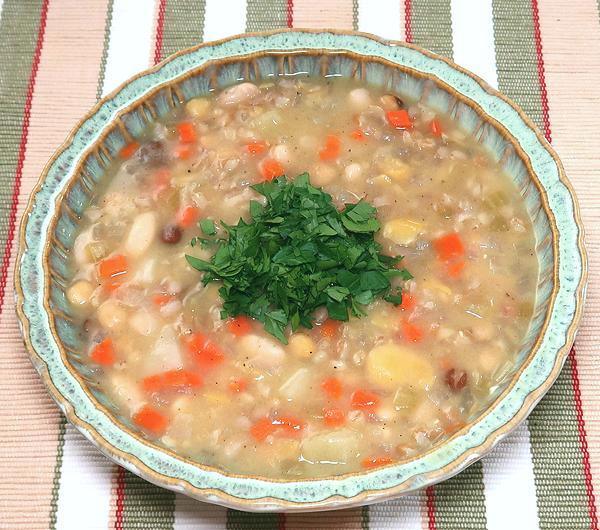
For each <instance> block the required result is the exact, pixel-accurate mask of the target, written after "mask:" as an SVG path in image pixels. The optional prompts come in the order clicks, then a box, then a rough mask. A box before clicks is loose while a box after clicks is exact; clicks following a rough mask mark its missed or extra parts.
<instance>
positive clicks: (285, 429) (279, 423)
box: [273, 416, 306, 438]
mask: <svg viewBox="0 0 600 530" xmlns="http://www.w3.org/2000/svg"><path fill="white" fill-rule="evenodd" d="M273 425H274V426H275V427H276V428H277V430H276V431H275V432H276V434H277V435H280V436H285V437H287V438H295V437H296V436H298V435H299V434H300V431H302V429H304V427H306V423H305V422H303V421H302V420H299V419H298V418H295V417H294V416H278V417H277V418H275V419H274V420H273Z"/></svg>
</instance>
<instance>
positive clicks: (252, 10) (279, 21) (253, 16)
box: [246, 0, 287, 31]
mask: <svg viewBox="0 0 600 530" xmlns="http://www.w3.org/2000/svg"><path fill="white" fill-rule="evenodd" d="M275 28H287V0H248V2H247V8H246V31H264V30H268V29H275Z"/></svg>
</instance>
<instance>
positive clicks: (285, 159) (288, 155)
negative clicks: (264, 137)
mask: <svg viewBox="0 0 600 530" xmlns="http://www.w3.org/2000/svg"><path fill="white" fill-rule="evenodd" d="M271 157H272V158H274V159H275V160H277V161H278V162H281V163H282V164H283V165H284V166H289V165H290V164H291V163H292V162H293V157H292V150H291V149H290V147H289V146H288V145H285V144H279V145H276V146H274V147H273V148H271Z"/></svg>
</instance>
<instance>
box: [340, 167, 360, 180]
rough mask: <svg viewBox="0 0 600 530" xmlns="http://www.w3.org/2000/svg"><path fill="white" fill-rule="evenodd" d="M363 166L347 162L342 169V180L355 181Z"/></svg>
mask: <svg viewBox="0 0 600 530" xmlns="http://www.w3.org/2000/svg"><path fill="white" fill-rule="evenodd" d="M362 172H363V168H362V166H361V165H360V164H356V163H354V164H349V165H347V166H346V167H345V169H344V180H345V181H346V182H355V181H357V180H358V179H359V178H360V177H361V176H362Z"/></svg>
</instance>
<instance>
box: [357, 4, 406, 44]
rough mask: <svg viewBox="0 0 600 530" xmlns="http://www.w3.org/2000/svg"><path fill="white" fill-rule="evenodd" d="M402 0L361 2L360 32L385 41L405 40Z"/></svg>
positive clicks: (359, 6)
mask: <svg viewBox="0 0 600 530" xmlns="http://www.w3.org/2000/svg"><path fill="white" fill-rule="evenodd" d="M401 2H402V0H378V1H377V2H373V0H359V2H358V30H359V31H365V32H367V33H374V34H375V35H379V36H381V37H383V38H384V39H393V40H402V39H404V31H403V20H404V16H403V14H402V11H401Z"/></svg>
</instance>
